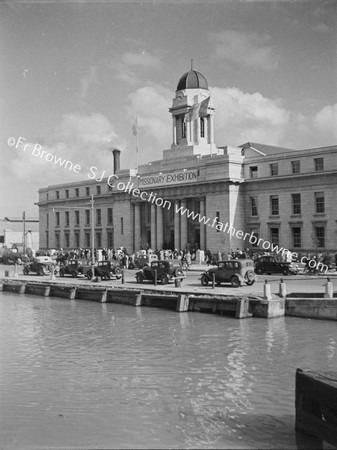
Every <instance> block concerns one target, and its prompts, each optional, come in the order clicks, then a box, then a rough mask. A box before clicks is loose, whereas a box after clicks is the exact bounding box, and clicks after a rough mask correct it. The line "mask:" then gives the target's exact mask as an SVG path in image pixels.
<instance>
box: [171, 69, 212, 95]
mask: <svg viewBox="0 0 337 450" xmlns="http://www.w3.org/2000/svg"><path fill="white" fill-rule="evenodd" d="M185 89H207V90H208V83H207V80H206V78H205V77H204V76H203V75H202V74H201V73H200V72H197V71H196V70H193V69H191V70H190V71H189V72H186V73H184V75H183V76H182V77H181V78H180V80H179V83H178V86H177V90H176V92H177V91H183V90H185Z"/></svg>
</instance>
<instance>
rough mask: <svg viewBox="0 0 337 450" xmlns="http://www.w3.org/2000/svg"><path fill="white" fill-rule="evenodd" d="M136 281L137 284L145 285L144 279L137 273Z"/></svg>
mask: <svg viewBox="0 0 337 450" xmlns="http://www.w3.org/2000/svg"><path fill="white" fill-rule="evenodd" d="M136 280H137V283H143V281H144V278H143V277H142V276H141V274H140V273H137V275H136Z"/></svg>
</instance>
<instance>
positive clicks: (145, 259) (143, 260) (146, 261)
mask: <svg viewBox="0 0 337 450" xmlns="http://www.w3.org/2000/svg"><path fill="white" fill-rule="evenodd" d="M152 261H158V256H157V255H156V254H155V253H150V254H148V255H139V256H138V257H137V258H135V265H136V267H137V268H138V269H142V268H143V267H144V266H150V265H151V263H152Z"/></svg>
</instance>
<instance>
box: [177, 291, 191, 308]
mask: <svg viewBox="0 0 337 450" xmlns="http://www.w3.org/2000/svg"><path fill="white" fill-rule="evenodd" d="M188 306H189V298H188V295H185V294H181V295H178V300H177V311H178V312H185V311H188Z"/></svg>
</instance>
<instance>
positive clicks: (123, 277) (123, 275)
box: [121, 269, 125, 284]
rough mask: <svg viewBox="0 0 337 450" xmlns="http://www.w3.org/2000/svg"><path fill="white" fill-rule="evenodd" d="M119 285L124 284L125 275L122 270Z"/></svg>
mask: <svg viewBox="0 0 337 450" xmlns="http://www.w3.org/2000/svg"><path fill="white" fill-rule="evenodd" d="M121 283H122V284H124V283H125V274H124V269H122V281H121Z"/></svg>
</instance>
